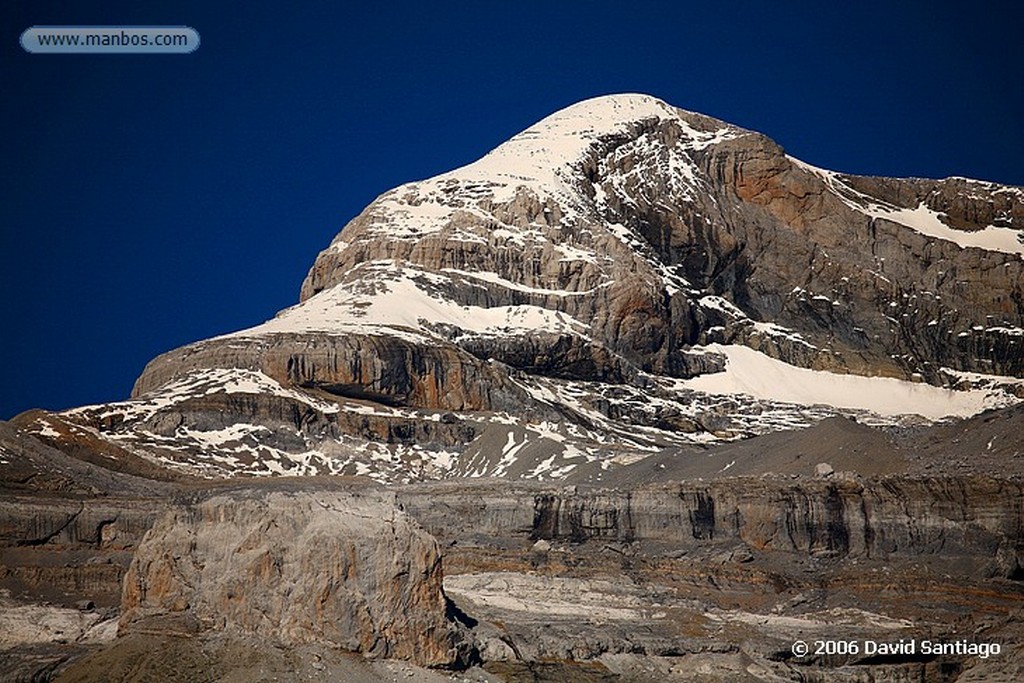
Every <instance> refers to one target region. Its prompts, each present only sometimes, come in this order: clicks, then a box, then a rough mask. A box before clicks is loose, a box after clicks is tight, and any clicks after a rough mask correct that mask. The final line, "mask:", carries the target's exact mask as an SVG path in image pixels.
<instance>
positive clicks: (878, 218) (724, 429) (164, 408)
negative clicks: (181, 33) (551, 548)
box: [19, 95, 1024, 481]
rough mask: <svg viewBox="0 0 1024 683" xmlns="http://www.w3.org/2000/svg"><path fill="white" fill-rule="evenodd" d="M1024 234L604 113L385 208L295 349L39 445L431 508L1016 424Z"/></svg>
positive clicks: (935, 197)
mask: <svg viewBox="0 0 1024 683" xmlns="http://www.w3.org/2000/svg"><path fill="white" fill-rule="evenodd" d="M1022 228H1024V190H1022V189H1021V188H1015V187H1008V186H1000V185H996V184H992V183H983V182H977V181H970V180H967V179H962V178H950V179H946V180H936V181H932V180H922V179H908V180H898V179H889V178H868V177H857V176H849V175H844V174H840V173H834V172H831V171H825V170H822V169H818V168H815V167H813V166H810V165H808V164H806V163H803V162H801V161H798V160H796V159H793V158H792V157H789V156H788V155H786V154H785V152H784V151H783V149H782V148H781V147H779V145H777V144H776V143H775V142H773V141H771V140H770V139H768V138H767V137H765V136H763V135H760V134H758V133H754V132H751V131H747V130H744V129H741V128H738V127H736V126H733V125H730V124H726V123H724V122H721V121H718V120H715V119H712V118H710V117H706V116H702V115H699V114H694V113H691V112H686V111H683V110H680V109H676V108H674V107H671V106H669V105H667V104H665V103H664V102H661V101H659V100H656V99H654V98H651V97H648V96H643V95H616V96H609V97H602V98H596V99H594V100H588V101H585V102H581V103H579V104H576V105H573V106H571V107H569V108H567V109H565V110H563V111H561V112H558V113H556V114H553V115H552V116H550V117H548V118H546V119H544V120H543V121H541V122H539V123H538V124H536V125H534V126H532V127H531V128H529V129H527V130H526V131H524V132H523V133H521V134H519V135H517V136H515V137H514V138H512V139H511V140H509V141H508V142H507V143H505V144H503V145H501V146H500V147H498V148H497V149H495V150H494V151H493V152H491V153H490V154H488V155H487V156H485V157H484V158H483V159H481V160H479V161H477V162H475V163H473V164H470V165H469V166H467V167H464V168H461V169H458V170H455V171H452V172H449V173H446V174H442V175H440V176H437V177H435V178H431V179H428V180H424V181H419V182H414V183H408V184H406V185H402V186H400V187H398V188H396V189H394V190H391V191H389V192H387V193H385V194H383V195H382V196H381V197H379V198H377V199H376V200H375V201H374V202H373V203H371V204H370V205H369V206H368V207H367V208H366V209H365V210H364V211H363V212H362V213H361V214H360V215H359V216H357V217H356V218H355V219H353V220H352V221H351V223H349V225H347V226H346V227H345V228H344V229H343V230H342V232H341V233H339V235H338V237H337V238H336V239H335V240H334V242H333V243H332V244H331V245H330V246H329V247H328V248H327V249H326V250H324V251H323V252H322V253H321V254H320V256H319V257H318V258H317V260H316V262H315V263H314V265H313V267H312V268H311V270H310V272H309V275H308V276H307V278H306V280H305V282H304V283H303V285H302V290H301V302H300V303H299V304H298V305H297V306H295V307H293V308H291V309H288V310H286V311H283V312H282V313H280V314H279V315H278V316H277V317H276V318H275V319H273V320H270V321H268V322H266V323H264V324H262V325H258V326H256V327H254V328H250V329H248V330H243V331H240V332H236V333H234V334H230V335H226V336H223V337H218V338H215V339H210V340H205V341H201V342H197V343H195V344H191V345H189V346H186V347H183V348H182V349H177V350H175V351H171V352H169V353H167V354H164V355H162V356H160V357H158V358H156V359H154V360H153V361H152V362H151V363H150V364H149V365H148V366H147V368H146V369H145V371H144V372H143V374H142V376H141V377H140V378H139V380H138V382H137V384H136V387H135V391H134V393H133V398H132V399H130V400H128V401H125V402H121V403H115V404H107V405H101V406H90V407H84V408H79V409H75V410H71V411H64V412H62V413H60V414H51V415H42V414H35V415H30V416H22V418H20V420H19V424H20V425H21V426H23V427H25V428H26V429H29V430H30V431H33V432H34V433H35V434H36V435H37V436H38V437H40V438H41V439H43V440H46V441H48V443H50V444H51V445H54V446H56V447H58V448H60V449H62V450H68V449H71V448H74V447H75V446H74V444H75V443H79V442H81V441H82V440H87V441H90V442H93V441H97V440H98V441H100V442H102V443H103V444H104V448H106V449H107V450H108V451H109V452H111V453H112V454H115V455H112V456H111V457H115V458H116V457H129V456H130V455H131V456H135V457H142V458H145V459H147V460H149V461H150V462H153V463H155V464H158V465H159V466H160V467H165V468H171V469H174V470H178V471H181V472H185V473H198V474H201V475H203V476H218V477H221V476H236V475H240V474H241V475H266V474H318V473H339V474H365V475H369V476H371V477H374V478H376V479H377V480H379V481H412V480H419V479H432V478H443V477H449V476H466V475H496V476H507V475H508V474H509V473H510V472H515V473H516V476H520V477H526V478H534V479H559V478H563V477H565V476H568V475H570V474H571V473H572V472H574V471H575V470H577V469H578V468H579V467H580V466H581V465H583V464H584V463H605V466H610V467H616V466H618V464H620V463H622V462H624V461H629V460H631V459H633V458H635V457H637V454H654V453H659V452H663V451H665V449H675V448H679V447H687V446H694V445H698V446H699V445H702V444H709V443H717V442H722V441H730V440H735V439H741V438H745V437H749V436H752V435H756V434H761V433H766V432H770V431H775V430H778V429H792V428H800V427H806V426H808V425H810V424H813V423H815V422H817V421H818V420H820V419H823V418H825V417H829V416H834V415H847V416H853V417H857V418H858V419H860V420H862V421H865V422H867V423H874V424H877V423H889V424H898V423H905V422H906V421H907V420H908V419H916V420H920V419H921V418H923V419H924V420H937V419H940V418H943V417H947V416H954V417H963V416H966V415H971V414H975V413H978V412H980V411H981V410H983V409H985V408H994V407H999V406H1005V405H1009V404H1012V403H1014V402H1016V401H1018V400H1020V397H1021V396H1022V395H1024V379H1022V378H1024V351H1022V349H1024V336H1022V335H1024V292H1022V286H1024V285H1022V283H1024V260H1022V257H1024V243H1022V242H1021V235H1022V234H1024V233H1022V232H1021V230H1022ZM950 389H953V390H955V391H950ZM908 416H916V417H910V418H908ZM527 442H529V445H528V446H527V445H525V444H526V443H527ZM496 449H500V450H496ZM118 453H121V454H123V455H116V454H118ZM527 456H528V457H527Z"/></svg>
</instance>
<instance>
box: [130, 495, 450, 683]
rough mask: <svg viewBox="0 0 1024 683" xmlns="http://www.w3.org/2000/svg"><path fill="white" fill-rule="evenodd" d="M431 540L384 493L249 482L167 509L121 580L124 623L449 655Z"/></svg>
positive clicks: (408, 655) (390, 653)
mask: <svg viewBox="0 0 1024 683" xmlns="http://www.w3.org/2000/svg"><path fill="white" fill-rule="evenodd" d="M441 579H442V576H441V563H440V555H439V553H438V547H437V544H436V542H435V541H434V539H433V538H432V537H431V536H430V535H429V534H427V533H426V532H424V531H422V530H421V529H420V528H419V527H418V526H417V525H416V524H415V523H414V522H412V521H410V520H409V518H408V517H406V516H405V515H404V514H403V513H401V512H400V511H398V510H397V508H396V507H395V506H394V503H393V498H392V497H391V496H388V495H386V494H382V493H378V492H368V491H365V490H364V491H360V492H353V491H348V492H341V491H337V490H330V489H328V490H319V491H308V492H306V491H301V490H296V491H273V492H267V491H259V490H242V491H234V492H231V493H222V494H218V495H214V496H212V497H210V498H208V499H207V500H203V501H202V502H199V503H197V504H194V505H191V506H188V507H183V508H178V509H175V510H173V511H171V512H169V513H168V514H167V515H165V516H164V517H162V518H161V519H160V520H159V521H158V522H157V523H156V524H155V525H154V527H153V529H152V530H151V531H150V532H149V534H148V535H147V536H146V538H145V540H144V541H143V543H142V545H141V546H140V547H139V549H138V551H137V552H136V554H135V558H134V560H133V562H132V565H131V567H130V569H129V572H128V575H127V576H126V577H125V582H124V595H123V601H122V610H123V611H122V616H121V625H120V631H121V632H122V633H123V634H124V633H132V632H139V631H146V630H147V629H149V630H152V629H154V628H157V629H172V630H173V629H175V628H177V629H182V628H184V629H186V630H195V631H205V632H208V631H225V632H231V633H238V634H248V635H255V636H259V637H262V638H265V639H267V640H268V641H272V642H278V643H280V644H283V645H286V646H295V645H301V644H305V643H312V642H317V643H322V644H327V645H330V646H335V647H339V648H342V649H345V650H349V651H353V652H361V653H363V654H364V655H366V656H369V657H392V658H401V659H406V660H409V661H413V662H416V663H418V664H423V665H430V666H437V665H445V664H451V663H452V662H454V661H455V660H456V658H457V651H456V632H455V629H454V626H453V624H452V623H450V622H448V621H447V619H446V616H445V609H446V605H445V598H444V594H443V592H442V588H441Z"/></svg>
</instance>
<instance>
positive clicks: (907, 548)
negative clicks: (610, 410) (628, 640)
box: [400, 477, 1024, 573]
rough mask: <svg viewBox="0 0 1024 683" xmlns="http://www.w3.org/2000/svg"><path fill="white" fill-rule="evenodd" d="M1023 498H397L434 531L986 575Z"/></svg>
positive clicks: (957, 484) (661, 491) (691, 492)
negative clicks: (943, 563) (946, 565)
mask: <svg viewBox="0 0 1024 683" xmlns="http://www.w3.org/2000/svg"><path fill="white" fill-rule="evenodd" d="M1022 497H1024V485H1022V484H1021V483H1020V482H1019V481H1000V480H996V479H991V478H988V477H970V478H962V479H916V478H915V479H907V478H901V477H888V478H884V479H880V480H876V481H872V482H868V483H864V482H858V481H856V480H851V479H845V480H844V479H839V480H826V481H821V480H817V481H809V480H803V481H800V482H798V483H797V482H793V483H790V482H788V481H787V480H765V481H761V480H751V479H746V478H741V479H736V480H732V481H722V482H715V483H708V484H703V485H702V484H696V483H693V482H687V483H682V484H662V485H650V486H645V487H639V488H634V489H630V490H621V489H602V488H593V487H576V486H570V487H564V488H550V487H539V486H537V485H533V486H531V487H527V488H518V487H510V486H508V485H503V486H496V485H494V484H485V483H481V484H478V485H476V486H472V485H469V484H466V483H463V484H460V485H459V486H453V485H448V484H445V485H439V484H434V485H419V486H418V487H412V488H409V489H406V490H405V491H404V492H403V493H402V494H401V496H400V499H401V501H402V503H403V506H404V507H405V508H406V509H407V510H408V511H409V514H410V515H412V516H414V517H415V518H416V519H417V520H419V521H420V522H421V523H422V524H423V525H424V526H425V527H426V528H427V529H428V530H430V531H431V532H433V533H435V534H437V535H438V537H439V538H447V537H449V536H463V537H468V536H472V535H474V534H478V535H480V536H481V537H503V536H508V535H515V534H520V535H522V536H524V537H529V538H530V539H533V540H538V539H544V540H548V541H563V542H569V541H571V542H574V543H583V542H585V541H589V540H595V539H596V540H606V541H612V542H627V543H632V542H645V541H646V542H656V543H664V544H666V545H669V546H671V547H672V548H674V549H676V550H679V549H686V548H696V547H699V546H706V545H709V544H713V543H718V544H730V543H737V542H739V543H742V544H743V545H745V546H747V547H748V548H751V549H754V550H757V551H781V552H785V553H801V554H809V555H813V556H818V557H833V558H845V557H853V558H857V557H862V558H883V559H884V558H890V557H897V556H903V557H921V556H928V555H935V554H941V555H942V556H943V557H944V558H945V559H946V560H949V561H954V560H957V559H960V560H964V561H970V562H977V563H978V569H979V571H981V570H982V569H984V568H986V567H987V568H989V569H992V570H993V571H995V570H996V569H995V567H996V564H993V562H995V561H997V560H998V561H999V562H1003V564H1006V562H1009V563H1010V564H1011V565H1013V566H1014V567H1015V566H1016V565H1015V564H1014V563H1015V562H1016V555H1015V554H1014V555H1013V559H1012V561H1011V560H1009V558H1002V559H1000V558H999V557H997V550H998V551H1000V552H1006V553H1010V554H1013V553H1016V552H1017V551H1016V548H1017V545H1018V543H1019V539H1021V538H1022V537H1024V516H1022V514H1021V510H1020V505H1019V501H1020V500H1021V498H1022ZM1000 549H1002V550H1000ZM1004 559H1005V560H1006V561H1005V562H1004ZM1022 559H1024V558H1022ZM1000 566H1001V565H1000ZM1000 571H1001V570H1000ZM1011 573H1012V568H1011Z"/></svg>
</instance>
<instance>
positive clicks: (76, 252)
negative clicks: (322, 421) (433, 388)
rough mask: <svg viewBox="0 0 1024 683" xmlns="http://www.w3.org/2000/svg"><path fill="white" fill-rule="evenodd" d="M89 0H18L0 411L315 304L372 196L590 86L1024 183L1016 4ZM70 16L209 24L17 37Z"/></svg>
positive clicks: (893, 167)
mask: <svg viewBox="0 0 1024 683" xmlns="http://www.w3.org/2000/svg"><path fill="white" fill-rule="evenodd" d="M69 4H73V3H61V5H62V7H61V8H59V9H58V8H57V7H56V5H57V3H40V2H24V1H20V0H15V1H13V2H11V1H8V2H4V3H2V4H0V30H2V45H0V145H2V148H0V149H2V151H0V257H2V259H3V267H2V268H0V288H2V290H0V291H2V296H0V321H2V322H0V324H2V326H3V333H2V334H0V358H2V359H3V361H4V363H5V364H6V366H7V367H6V371H5V372H4V377H3V379H2V380H0V382H2V384H0V419H6V418H9V417H11V416H13V415H14V414H16V413H18V412H20V411H22V410H25V409H28V408H31V407H43V408H50V409H60V408H67V407H71V406H74V405H80V404H84V403H89V402H99V401H105V400H114V399H119V398H123V397H126V396H127V394H128V392H129V390H130V388H131V385H132V382H133V381H134V378H135V377H136V376H137V375H138V374H139V372H140V371H141V369H142V367H143V366H144V364H145V363H146V362H147V361H148V360H149V359H150V358H152V357H153V356H155V355H156V354H158V353H161V352H163V351H166V350H168V349H171V348H173V347H175V346H179V345H181V344H184V343H187V342H190V341H194V340H196V339H201V338H204V337H209V336H212V335H216V334H219V333H224V332H229V331H233V330H236V329H239V328H242V327H246V326H249V325H252V324H256V323H259V322H261V321H263V320H265V319H266V318H268V317H270V316H272V315H273V314H274V313H275V312H276V311H277V310H279V309H281V308H284V307H286V306H288V305H291V304H292V303H294V302H295V301H296V299H297V295H298V288H299V284H300V282H301V281H302V278H303V277H304V276H305V274H306V271H307V269H308V267H309V266H310V264H311V263H312V261H313V259H314V257H315V256H316V254H317V252H318V251H319V250H320V249H322V248H324V247H325V246H326V245H327V244H328V243H329V241H330V240H331V238H332V237H333V236H334V234H335V233H336V232H337V231H338V230H339V229H340V228H341V227H342V226H343V225H344V224H345V223H346V222H347V221H348V220H349V219H350V218H352V217H353V216H354V215H355V214H357V213H358V212H359V211H360V210H361V209H362V208H363V207H364V206H365V205H366V204H367V203H369V202H370V201H371V200H372V199H373V198H374V197H375V196H376V195H377V194H379V193H381V192H383V191H384V190H387V189H388V188H390V187H393V186H395V185H397V184H400V183H402V182H405V181H408V180H413V179H416V178H423V177H427V176H431V175H434V174H436V173H439V172H442V171H445V170H448V169H450V168H453V167H456V166H460V165H462V164H465V163H468V162H470V161H472V160H474V159H476V158H478V157H479V156H480V155H482V154H484V153H485V152H487V151H488V150H489V149H491V148H492V147H494V146H495V145H497V144H499V143H500V142H502V141H503V140H505V139H507V138H508V137H510V136H511V135H513V134H515V133H516V132H518V131H519V130H522V129H523V128H525V127H527V126H529V125H530V124H531V123H533V122H534V121H536V120H538V119H540V118H542V117H543V116H545V115H547V114H549V113H551V112H552V111H555V110H557V109H560V108H562V107H564V106H566V105H568V104H571V103H572V102H575V101H577V100H580V99H584V98H587V97H592V96H595V95H601V94H607V93H614V92H646V93H650V94H652V95H655V96H657V97H660V98H662V99H664V100H666V101H668V102H670V103H672V104H675V105H677V106H680V107H683V108H686V109H691V110H696V111H700V112H703V113H706V114H709V115H712V116H715V117H718V118H721V119H724V120H726V121H729V122H732V123H736V124H739V125H741V126H744V127H746V128H751V129H754V130H758V131H761V132H763V133H766V134H767V135H769V136H771V137H772V138H774V139H775V140H776V141H778V142H779V143H780V144H782V145H783V146H784V147H785V148H786V149H787V151H788V152H789V153H791V154H794V155H795V156H798V157H800V158H802V159H804V160H806V161H808V162H810V163H813V164H816V165H818V166H824V167H827V168H832V169H835V170H840V171H846V172H852V173H866V174H880V175H897V176H904V175H916V176H927V177H944V176H947V175H966V176H972V177H978V178H983V179H988V180H995V181H1000V182H1005V183H1012V184H1024V162H1022V159H1024V93H1022V88H1021V74H1022V73H1024V49H1022V47H1021V45H1022V44H1024V43H1022V41H1021V38H1020V33H1019V31H1020V27H1021V26H1022V25H1024V11H1022V10H1021V8H1020V7H1021V6H1020V5H1016V6H1014V5H1013V4H1011V3H1005V2H998V3H997V2H984V1H982V2H974V3H969V4H968V3H955V5H957V6H959V7H953V6H952V5H954V3H935V2H905V1H904V2H891V1H890V2H884V3H883V2H877V3H876V2H858V3H788V4H787V3H779V2H776V3H767V2H742V1H740V2H729V3H716V2H707V1H706V0H702V1H701V2H699V3H692V5H691V4H690V3H685V2H642V1H641V2H639V3H633V4H629V3H622V2H615V3H610V2H609V3H602V2H515V3H511V2H505V3H498V2H493V3H492V2H433V3H427V2H416V3H406V2H391V3H380V4H378V3H364V6H362V7H359V6H350V5H352V3H333V2H316V3H313V2H296V3H286V2H279V3H266V2H249V3H231V4H233V5H235V7H236V8H237V9H235V10H225V9H222V8H211V7H210V5H211V4H213V3H209V2H173V3H150V4H152V5H154V7H149V8H147V7H145V5H146V3H140V2H105V3H93V2H81V3H77V4H75V6H74V7H70V8H69V7H66V6H64V5H69ZM223 4H227V3H223ZM293 5H294V6H293ZM833 5H834V6H833ZM100 6H102V7H100ZM76 24H92V25H121V24H123V25H188V26H192V27H194V28H195V29H196V30H197V31H198V32H199V34H200V35H201V36H202V46H201V47H200V48H199V50H198V51H197V52H195V53H194V54H192V55H184V56H182V55H166V56H163V55H117V56H115V55H29V54H27V53H25V52H23V51H22V49H21V48H20V46H19V45H18V36H19V35H20V34H21V32H22V31H23V30H24V29H25V28H28V27H29V26H32V25H76Z"/></svg>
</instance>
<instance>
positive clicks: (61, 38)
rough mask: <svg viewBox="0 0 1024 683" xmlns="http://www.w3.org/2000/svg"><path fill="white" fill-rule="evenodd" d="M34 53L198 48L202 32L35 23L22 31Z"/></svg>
mask: <svg viewBox="0 0 1024 683" xmlns="http://www.w3.org/2000/svg"><path fill="white" fill-rule="evenodd" d="M21 46H22V47H23V48H25V50H26V51H28V52H32V53H66V54H67V53H74V54H82V53H144V52H150V53H171V54H183V53H188V52H192V51H194V50H195V49H196V48H197V47H199V33H198V32H197V31H196V30H195V29H193V28H190V27H188V26H173V27H172V26H158V27H134V26H133V27H127V26H76V27H67V26H60V27H57V26H33V27H32V28H29V29H27V30H26V31H25V32H24V33H22V34H21Z"/></svg>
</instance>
